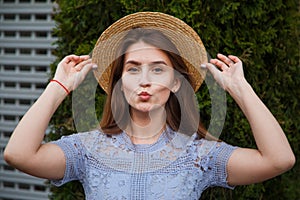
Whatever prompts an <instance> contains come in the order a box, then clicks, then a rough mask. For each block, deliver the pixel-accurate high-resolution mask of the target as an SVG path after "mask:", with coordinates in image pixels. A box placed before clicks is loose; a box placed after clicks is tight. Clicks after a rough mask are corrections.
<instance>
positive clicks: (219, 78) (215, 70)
mask: <svg viewBox="0 0 300 200" xmlns="http://www.w3.org/2000/svg"><path fill="white" fill-rule="evenodd" d="M205 66H206V68H207V69H208V70H209V71H210V73H211V74H212V75H213V77H214V79H215V80H216V81H217V83H218V84H219V85H220V86H221V87H222V88H224V81H223V77H222V72H221V71H220V70H219V69H218V68H217V67H215V66H214V65H213V64H211V63H207V64H206V65H205Z"/></svg>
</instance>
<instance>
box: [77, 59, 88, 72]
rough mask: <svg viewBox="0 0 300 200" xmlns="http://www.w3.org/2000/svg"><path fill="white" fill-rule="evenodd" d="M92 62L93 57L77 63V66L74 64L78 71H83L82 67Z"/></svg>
mask: <svg viewBox="0 0 300 200" xmlns="http://www.w3.org/2000/svg"><path fill="white" fill-rule="evenodd" d="M91 62H92V60H91V59H88V60H84V61H81V62H80V63H79V64H77V65H76V66H74V68H75V69H76V71H81V69H82V68H83V67H84V66H85V65H87V64H89V63H91Z"/></svg>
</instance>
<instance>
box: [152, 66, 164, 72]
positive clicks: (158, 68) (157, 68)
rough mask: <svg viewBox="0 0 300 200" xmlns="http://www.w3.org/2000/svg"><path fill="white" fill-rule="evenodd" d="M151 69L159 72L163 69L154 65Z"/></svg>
mask: <svg viewBox="0 0 300 200" xmlns="http://www.w3.org/2000/svg"><path fill="white" fill-rule="evenodd" d="M152 71H153V72H154V73H161V72H162V71H163V69H162V68H160V67H155V68H153V69H152Z"/></svg>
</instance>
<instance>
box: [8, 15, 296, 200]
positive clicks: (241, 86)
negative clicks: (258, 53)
mask: <svg viewBox="0 0 300 200" xmlns="http://www.w3.org/2000/svg"><path fill="white" fill-rule="evenodd" d="M206 61H207V55H206V52H205V49H204V47H203V44H202V42H201V40H200V38H199V37H198V35H197V34H196V33H195V32H194V31H192V29H191V28H190V27H189V26H188V25H186V24H185V23H184V22H182V21H181V20H179V19H177V18H174V17H172V16H169V15H166V14H162V13H152V12H142V13H136V14H132V15H129V16H126V17H124V18H122V19H121V20H119V21H118V22H116V23H114V24H113V25H112V26H111V27H109V28H108V29H107V30H106V31H105V32H104V33H103V34H102V35H101V36H100V38H99V40H98V42H97V44H96V47H95V49H94V51H93V62H92V60H91V59H90V58H89V56H76V55H70V56H66V57H65V58H64V59H63V60H62V61H61V62H60V63H59V65H58V67H57V71H56V73H55V76H54V79H53V81H51V82H50V83H49V84H48V86H47V87H46V89H45V91H44V92H43V94H42V95H41V96H40V98H39V99H38V100H37V101H36V103H35V104H34V105H33V106H32V107H31V108H30V110H29V111H28V112H27V113H26V114H25V115H24V117H23V118H22V120H21V121H20V123H19V124H18V126H17V127H16V129H15V131H14V133H13V135H12V136H11V138H10V141H9V143H8V145H7V147H6V149H5V152H4V157H5V160H6V161H7V162H8V163H9V164H11V165H12V166H14V167H16V168H18V169H20V170H22V171H24V172H26V173H28V174H31V175H34V176H38V177H42V178H47V179H50V180H53V181H52V182H53V184H55V185H58V186H59V185H61V184H64V183H66V182H69V181H72V180H79V181H80V182H81V183H82V184H83V187H84V190H85V195H86V199H199V198H200V196H201V193H202V192H203V190H205V189H206V188H208V187H212V186H222V187H227V188H233V187H234V186H236V185H244V184H251V183H256V182H261V181H264V180H267V179H269V178H272V177H274V176H277V175H279V174H281V173H283V172H285V171H287V170H288V169H290V168H291V167H292V166H293V165H294V163H295V157H294V154H293V152H292V150H291V148H290V145H289V143H288V141H287V138H286V137H285V134H284V132H283V131H282V129H281V127H280V126H279V124H278V123H277V121H276V119H275V118H274V117H273V115H272V114H271V113H270V111H269V110H268V109H267V108H266V106H265V105H264V104H263V103H262V101H261V100H260V99H259V98H258V97H257V95H256V94H255V93H254V91H253V89H252V88H251V86H250V85H249V84H248V82H247V81H246V79H245V78H244V74H243V67H242V62H241V60H240V59H239V58H238V57H236V56H232V55H230V56H225V55H222V54H218V55H217V58H216V59H211V60H210V63H207V62H206ZM95 63H96V64H97V65H98V67H97V70H96V71H95V75H96V78H97V79H98V81H99V83H100V85H101V87H102V88H103V89H104V90H105V91H106V92H107V95H108V96H107V102H106V104H105V108H104V113H103V118H102V120H101V122H100V127H101V129H99V130H94V131H89V132H85V133H78V134H73V135H71V136H67V137H64V138H62V139H60V140H58V141H55V142H52V143H46V144H43V143H42V140H43V137H44V132H45V130H46V128H47V126H48V123H49V121H50V119H51V117H52V115H53V113H54V112H55V110H56V109H57V107H58V106H59V105H60V103H61V102H62V101H63V99H64V98H65V97H66V95H67V93H69V91H72V90H74V89H76V87H77V86H78V85H79V84H80V83H81V81H82V80H83V79H84V77H85V75H86V74H87V73H88V72H89V71H90V70H91V69H92V68H95ZM200 64H202V69H201V68H200ZM215 66H216V67H215ZM204 68H205V69H207V70H208V71H209V72H210V73H211V74H212V75H213V76H214V78H215V79H216V81H217V82H218V83H219V84H220V85H221V86H222V87H223V88H224V90H226V91H227V92H228V93H229V94H230V95H231V96H232V97H233V98H234V100H235V101H236V102H237V103H238V105H239V106H240V108H241V109H242V111H243V112H244V114H245V116H246V117H247V119H248V121H249V123H250V126H251V128H252V132H253V135H254V138H255V141H256V144H257V149H247V148H239V147H233V146H231V145H228V144H226V143H224V142H221V141H218V140H216V139H214V138H213V137H210V136H209V133H207V131H206V130H205V129H204V128H203V127H202V126H201V123H200V120H199V116H198V111H197V109H196V108H197V105H196V101H195V99H194V91H196V90H198V88H199V86H200V85H201V83H202V81H203V79H204V75H205V72H204Z"/></svg>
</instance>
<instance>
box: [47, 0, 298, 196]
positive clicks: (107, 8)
mask: <svg viewBox="0 0 300 200" xmlns="http://www.w3.org/2000/svg"><path fill="white" fill-rule="evenodd" d="M56 2H57V4H58V5H59V12H56V14H55V15H54V20H55V21H56V23H57V27H56V28H55V30H54V34H55V35H56V36H57V37H58V41H57V45H58V47H57V49H56V51H55V52H54V54H55V55H56V56H57V61H56V62H54V63H53V64H52V66H51V68H52V72H54V71H55V67H56V65H57V63H58V61H59V60H61V59H62V58H63V57H64V56H65V55H68V54H73V53H75V54H88V53H89V52H90V51H91V50H92V49H93V46H94V44H95V42H96V40H97V38H98V37H99V35H100V34H101V32H102V31H103V30H104V29H105V28H107V27H108V26H109V25H110V24H112V23H113V22H114V21H116V20H117V19H119V18H121V17H123V16H125V15H127V14H130V13H133V12H137V11H160V12H164V13H168V14H171V15H174V16H176V17H178V18H180V19H182V20H184V21H185V22H187V23H188V24H189V25H191V26H192V27H193V28H194V29H195V30H196V31H197V32H198V34H199V35H200V37H201V39H202V40H203V43H204V44H205V46H206V48H207V51H208V52H209V53H210V54H211V55H212V57H215V55H216V53H218V52H222V53H224V54H233V55H237V56H239V57H240V58H241V59H242V60H243V62H244V71H245V76H246V79H247V80H248V82H249V83H250V84H251V85H252V86H253V88H254V90H255V91H256V92H257V94H258V95H259V97H260V98H261V99H262V101H263V102H264V103H265V104H266V105H267V106H268V107H269V109H270V110H271V112H272V113H273V114H274V115H275V117H276V118H277V119H278V121H279V123H280V124H281V126H282V128H283V129H284V131H285V133H286V135H287V137H288V139H289V141H290V143H291V145H292V148H293V149H294V152H295V154H296V155H297V159H298V160H299V155H300V152H299V151H300V149H299V144H300V135H299V132H300V117H299V115H300V106H299V97H300V90H299V85H300V64H299V60H300V52H299V46H300V40H299V21H300V20H299V2H298V1H297V0H286V1H285V2H283V1H281V0H274V1H264V0H253V1H246V0H242V1H239V2H231V1H226V0H219V1H203V2H202V1H191V0H176V1H175V0H165V1H162V0H161V1H159V0H142V1H138V0H111V1H104V0H102V1H101V0H80V1H75V0H68V1H67V0H58V1H56ZM83 87H84V86H83ZM97 94H99V95H97V96H96V112H97V115H98V117H101V111H102V105H103V101H104V100H105V95H104V92H103V91H102V90H101V89H100V88H99V87H98V88H97ZM197 97H198V99H200V100H201V102H200V104H199V107H200V111H201V116H202V120H203V121H204V124H206V125H208V124H209V120H210V113H211V108H210V107H211V103H210V97H209V92H208V89H207V86H206V85H205V84H203V85H202V86H201V88H200V90H199V92H198V93H197ZM71 106H72V99H71V97H70V96H69V97H68V98H67V99H66V100H65V101H64V102H63V104H62V105H61V106H60V107H59V109H58V110H57V112H56V113H55V115H54V117H53V119H52V121H51V127H52V131H51V132H52V133H51V134H49V136H48V138H49V140H54V139H57V138H59V137H60V136H61V135H67V134H70V133H72V132H76V129H75V126H74V121H73V116H72V113H71V110H72V109H71ZM87 113H89V111H87ZM87 127H88V126H87ZM250 131H251V130H250V127H249V124H248V122H247V121H246V119H245V117H244V116H243V114H242V112H241V111H240V109H239V108H238V106H237V105H236V103H235V102H234V101H233V100H232V98H231V97H230V96H228V95H227V113H226V122H225V125H224V128H223V132H222V134H221V139H222V140H225V141H226V142H228V143H230V144H233V145H238V146H241V147H255V142H254V140H253V137H252V135H251V132H250ZM265 134H268V133H265ZM274 148H276V147H274ZM299 170H300V166H299V163H298V162H297V163H296V166H295V167H294V168H293V169H292V170H290V171H289V172H287V173H285V174H283V175H281V176H278V177H276V178H274V179H272V180H269V181H266V182H264V183H260V184H253V185H249V186H240V187H237V188H236V189H235V190H233V191H231V190H227V189H223V188H212V189H208V190H206V191H205V192H204V194H203V195H202V199H292V200H293V199H297V198H299V197H300V190H299V188H300V184H299V182H300V181H299ZM52 191H53V194H52V195H51V199H55V200H60V199H64V200H67V199H84V195H83V194H82V191H83V190H82V187H81V186H80V184H78V182H75V183H74V182H72V183H69V184H66V185H65V186H62V187H60V188H55V187H52Z"/></svg>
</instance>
